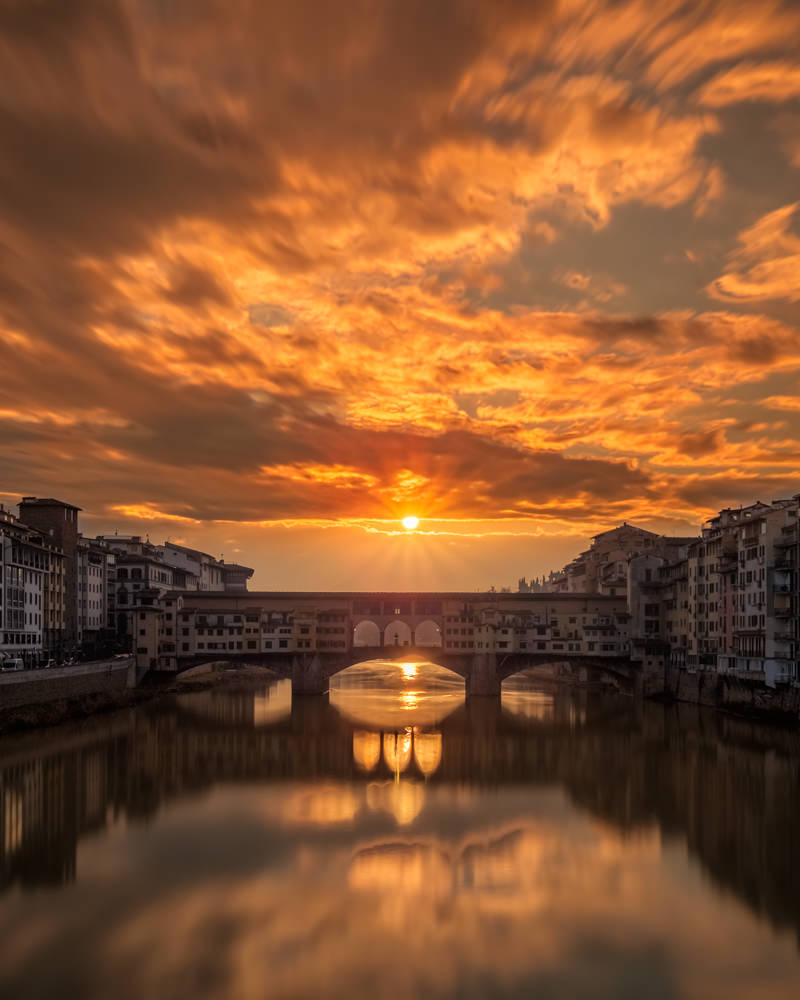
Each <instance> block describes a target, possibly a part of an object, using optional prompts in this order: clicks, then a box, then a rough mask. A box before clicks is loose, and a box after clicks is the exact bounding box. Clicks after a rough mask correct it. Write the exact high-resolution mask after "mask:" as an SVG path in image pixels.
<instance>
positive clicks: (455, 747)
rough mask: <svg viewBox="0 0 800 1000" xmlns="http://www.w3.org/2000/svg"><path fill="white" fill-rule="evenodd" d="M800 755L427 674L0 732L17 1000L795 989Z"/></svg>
mask: <svg viewBox="0 0 800 1000" xmlns="http://www.w3.org/2000/svg"><path fill="white" fill-rule="evenodd" d="M799 793H800V736H798V735H797V734H796V733H790V732H786V731H782V730H780V729H775V728H771V727H766V726H760V725H757V724H753V723H749V722H744V721H741V720H738V719H735V718H732V717H729V716H726V715H722V714H719V713H713V712H710V711H707V710H701V709H698V708H696V707H692V706H686V705H660V704H652V703H644V704H642V703H637V702H635V701H633V700H632V699H630V698H625V697H623V696H620V695H613V694H603V693H601V692H590V691H585V690H576V689H571V688H566V687H558V686H550V685H548V684H547V682H546V681H542V680H540V679H537V678H535V677H526V676H521V677H517V678H512V679H510V680H509V681H507V682H506V684H505V685H504V689H503V695H502V698H501V699H487V698H476V699H473V700H470V701H469V702H465V700H464V692H463V682H462V681H461V680H460V678H457V677H456V675H453V674H450V672H449V671H446V670H444V668H441V667H437V666H436V665H435V664H431V663H419V662H409V663H405V664H403V663H394V662H373V663H370V664H362V665H359V666H358V667H354V668H351V669H350V670H349V671H345V672H343V673H342V674H340V675H339V676H338V677H337V678H334V680H333V681H332V684H331V692H330V695H329V697H304V698H297V699H295V700H294V703H293V702H292V697H291V688H290V685H289V682H288V681H278V682H275V683H273V684H265V685H264V686H263V688H260V689H258V690H254V691H250V692H245V693H226V692H224V691H211V690H209V691H195V692H192V693H188V694H185V695H178V696H172V697H169V698H167V697H165V698H162V699H160V700H156V701H153V702H150V703H147V704H145V705H142V706H139V707H138V708H136V709H131V710H128V711H124V712H118V713H114V714H112V715H107V716H103V717H98V718H95V719H92V720H89V721H87V722H84V723H82V724H80V725H78V724H74V725H73V724H70V725H62V726H59V727H55V728H53V729H50V730H41V731H38V732H34V733H27V734H23V735H18V736H13V737H12V736H7V737H4V738H3V739H2V740H0V835H2V841H0V941H2V946H0V995H2V996H9V997H11V996H19V997H21V996H24V997H26V1000H31V998H39V997H55V996H58V997H81V998H83V997H85V998H90V1000H107V998H109V997H114V998H116V1000H128V998H130V1000H134V998H137V1000H138V998H141V997H149V998H152V1000H161V998H176V1000H177V998H193V1000H194V998H206V997H207V998H212V997H213V998H215V1000H217V998H223V1000H224V998H237V1000H239V998H242V1000H245V998H247V1000H249V998H261V997H266V998H298V1000H299V998H329V997H330V998H333V997H336V998H339V997H347V998H376V1000H378V998H395V997H404V998H408V997H420V998H428V997H430V998H445V997H446V998H450V997H458V998H476V1000H477V998H494V997H509V998H511V997H514V998H516V997H519V998H522V997H525V998H527V997H537V998H539V997H541V998H547V997H559V998H562V997H563V998H583V997H587V998H588V997H609V998H628V997H630V998H637V1000H638V998H643V997H646V998H665V1000H666V998H678V997H681V998H683V997H687V998H698V1000H699V998H704V1000H705V998H715V997H720V998H725V1000H737V998H756V997H758V998H759V1000H763V998H772V997H775V998H777V997H780V998H788V997H796V996H800V950H799V948H798V942H799V941H800V864H798V853H800V794H799Z"/></svg>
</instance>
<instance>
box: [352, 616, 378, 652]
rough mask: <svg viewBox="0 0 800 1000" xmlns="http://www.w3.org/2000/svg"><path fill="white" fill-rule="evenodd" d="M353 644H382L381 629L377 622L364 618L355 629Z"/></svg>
mask: <svg viewBox="0 0 800 1000" xmlns="http://www.w3.org/2000/svg"><path fill="white" fill-rule="evenodd" d="M353 645H354V646H362V647H363V646H372V647H376V646H380V645H381V630H380V629H379V628H378V626H377V625H376V624H375V622H373V621H369V619H364V621H361V622H359V623H358V625H356V627H355V628H354V629H353Z"/></svg>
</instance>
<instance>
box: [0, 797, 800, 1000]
mask: <svg viewBox="0 0 800 1000" xmlns="http://www.w3.org/2000/svg"><path fill="white" fill-rule="evenodd" d="M392 784H393V783H392V782H387V783H386V784H385V786H382V785H380V783H373V784H372V785H371V786H370V788H369V791H368V795H369V798H370V800H371V802H372V805H373V807H374V808H376V809H381V808H382V807H383V804H384V802H385V801H387V800H385V799H384V795H385V794H386V792H385V788H386V786H389V787H391V786H392ZM405 784H406V782H400V785H401V786H402V785H405ZM420 787H421V786H420ZM351 791H352V793H353V794H355V795H358V790H357V789H351ZM427 791H428V794H430V795H431V797H432V798H434V797H437V796H439V795H440V793H441V794H442V795H443V796H444V798H445V799H446V800H447V801H449V795H450V793H449V792H448V791H447V790H442V789H439V788H437V787H436V786H433V787H431V788H429V789H428V790H427ZM346 793H347V788H346V787H345V788H340V789H338V790H336V794H335V795H333V796H332V797H331V801H337V800H339V799H342V800H344V799H343V796H346ZM474 794H475V793H474V792H473V795H474ZM504 794H505V795H506V796H508V795H509V794H511V793H502V792H501V793H500V800H499V801H498V799H497V793H493V794H492V795H491V796H487V795H486V794H485V793H484V794H483V796H482V797H483V799H484V800H485V810H484V811H485V812H492V813H494V812H495V811H496V809H497V808H498V806H500V807H502V801H503V795H504ZM252 796H253V792H252V790H249V789H248V790H247V792H246V795H244V794H243V795H241V796H240V797H241V799H242V804H243V805H244V804H247V805H249V807H250V808H252V806H253V799H252ZM233 798H234V799H235V798H236V797H233ZM231 799H232V797H231V796H230V795H229V796H228V797H227V799H226V800H225V802H224V805H225V809H224V812H225V814H226V816H230V814H231V805H232V801H231ZM539 800H541V795H538V796H535V798H534V799H533V800H529V806H528V808H530V809H535V808H537V807H536V805H535V802H537V801H539ZM284 805H285V803H284ZM508 805H510V803H508V804H507V806H506V808H508ZM208 808H209V803H208V802H202V803H195V804H194V805H193V806H192V809H191V812H190V813H187V815H186V816H185V823H186V830H187V833H188V832H189V831H197V830H202V829H203V827H202V824H200V823H199V822H198V821H199V820H200V819H201V818H202V816H203V815H204V814H205V812H206V811H207V809H208ZM522 808H525V807H524V806H522ZM318 810H319V807H318V806H313V807H312V806H310V805H305V806H303V808H302V809H301V813H303V814H304V815H305V814H318ZM337 810H339V807H338V806H337V809H336V810H334V812H335V811H337ZM322 811H324V810H322ZM485 823H486V821H485V820H483V819H481V818H480V817H479V816H478V815H475V816H474V817H473V819H472V821H471V825H470V826H469V828H468V829H467V830H466V831H465V832H463V833H461V834H458V835H455V836H454V837H453V838H448V837H446V836H433V835H431V836H426V835H417V834H416V833H415V834H411V835H409V837H408V838H407V839H406V838H402V837H400V836H395V837H393V838H389V839H387V840H386V841H385V842H383V843H380V842H378V843H376V842H375V841H372V842H369V843H367V842H362V843H361V844H358V842H357V841H356V842H355V843H354V842H353V839H351V838H353V835H352V834H351V835H349V836H348V840H346V841H343V840H342V839H341V838H339V839H333V838H332V839H328V840H323V839H322V838H317V839H315V840H314V841H313V844H312V846H309V847H308V848H307V849H303V845H302V841H300V842H299V843H298V838H297V834H296V833H294V832H289V833H288V834H286V835H285V836H287V838H288V841H289V842H291V843H292V844H293V845H297V850H296V851H295V852H294V854H290V855H288V856H286V857H288V861H287V860H282V861H281V863H280V864H270V863H269V862H267V861H262V862H261V863H260V864H259V865H258V866H257V867H254V868H253V869H252V870H247V871H243V872H239V871H237V872H228V873H227V874H226V877H225V878H220V877H219V876H220V873H219V871H213V870H212V871H205V870H204V868H203V867H201V866H198V868H197V871H196V873H195V875H194V877H193V878H192V879H191V881H190V882H186V881H180V880H179V881H177V882H175V881H174V880H173V877H172V875H171V872H170V868H169V866H168V867H167V868H166V869H163V870H161V874H160V877H159V878H158V880H156V881H153V880H152V879H150V880H147V879H146V878H143V877H142V874H141V873H139V872H138V871H137V874H136V876H135V879H134V880H131V881H127V880H122V881H120V880H119V879H118V878H116V877H114V878H112V879H111V880H109V882H108V883H107V884H104V885H92V886H91V892H90V893H89V894H88V895H87V894H84V895H80V885H79V886H76V887H75V891H76V892H77V893H78V894H79V895H78V897H77V898H78V900H79V902H80V905H76V903H75V900H74V899H73V898H72V895H73V894H71V896H70V901H69V902H68V901H67V900H66V899H65V898H64V897H62V906H61V907H60V908H59V907H57V906H56V907H54V901H56V897H54V896H47V897H46V898H45V899H42V896H41V894H38V895H37V894H31V895H29V896H27V897H25V903H26V906H27V907H29V908H31V910H30V913H28V914H27V915H26V913H25V912H19V911H15V915H14V916H15V919H14V920H13V921H12V919H11V914H10V912H9V913H8V914H7V915H6V914H3V913H2V912H0V934H2V938H3V941H4V945H5V947H4V962H5V963H6V968H7V969H16V970H17V973H18V975H19V977H20V980H19V981H20V982H25V981H26V979H25V976H26V975H29V974H30V963H32V962H39V963H41V962H43V961H45V957H48V958H51V959H52V956H54V955H58V954H59V948H60V947H61V946H62V945H63V927H64V910H63V907H64V906H69V907H71V909H72V911H73V913H72V918H71V922H72V926H71V932H72V933H73V934H75V935H79V936H80V937H81V938H83V939H84V940H91V941H92V949H91V961H90V962H88V961H87V962H86V964H84V965H77V966H75V967H73V968H72V970H71V972H70V973H69V974H68V975H67V976H66V979H65V981H66V982H67V983H72V982H77V981H80V983H81V986H82V989H81V993H82V995H84V996H86V997H87V998H88V1000H102V998H103V997H104V996H106V995H107V992H105V993H104V988H106V987H107V984H108V983H109V982H114V983H115V995H116V997H117V998H118V1000H134V998H136V1000H138V998H139V997H141V996H147V995H152V996H157V997H170V998H172V997H175V998H177V997H183V996H189V995H191V996H193V997H194V998H195V1000H206V998H208V1000H210V998H212V997H213V998H214V1000H218V998H223V1000H224V998H228V997H230V998H234V997H236V998H239V997H241V998H246V997H265V998H275V1000H278V998H282V1000H283V998H288V997H299V996H303V997H305V996H309V997H310V996H313V997H315V998H316V997H321V998H326V1000H327V998H330V1000H333V998H334V997H340V996H347V995H352V996H359V995H364V994H365V988H364V984H365V983H368V984H369V995H370V996H372V997H373V998H374V1000H389V998H393V997H395V996H398V995H415V996H452V995H463V996H465V997H467V996H480V995H488V994H490V993H491V992H492V991H494V993H495V994H497V995H507V996H511V995H517V992H518V994H519V995H520V996H524V995H531V994H539V993H541V994H542V995H550V994H553V995H559V996H570V997H595V996H608V997H616V996H620V995H629V996H634V995H635V996H693V997H704V998H705V997H716V996H720V997H721V996H725V998H726V1000H755V998H756V997H758V998H759V1000H761V997H774V998H776V1000H777V998H778V997H785V996H792V995H797V994H796V990H797V988H798V986H799V985H800V965H799V963H798V957H797V949H796V943H795V941H794V939H793V936H792V935H791V934H777V933H775V932H774V931H773V930H771V929H770V928H769V926H768V925H767V924H766V923H763V922H761V921H760V920H759V919H758V917H757V916H756V915H755V914H752V913H751V912H750V911H749V910H748V909H747V908H746V907H745V906H744V905H742V904H737V903H736V902H735V901H731V899H730V898H729V897H727V896H726V897H725V898H722V897H721V896H720V895H719V894H717V893H716V892H714V891H712V890H711V889H710V887H709V885H708V883H707V882H706V881H705V880H704V879H703V877H702V875H701V873H700V872H699V871H698V870H697V869H696V868H695V867H694V866H693V865H692V864H690V863H689V862H688V859H687V857H686V854H685V850H682V849H676V850H667V849H662V845H661V841H660V837H659V835H658V833H657V832H656V831H654V830H650V831H647V832H645V833H644V834H642V835H640V836H634V837H631V836H630V835H623V834H621V833H617V832H615V831H613V830H612V829H610V828H608V827H606V826H604V825H602V824H600V823H597V822H594V821H591V820H589V819H587V818H586V817H585V816H584V815H583V814H580V813H577V812H574V811H570V812H569V814H567V815H563V814H559V815H558V817H554V818H547V817H545V818H542V817H541V816H540V817H539V818H535V817H534V816H530V817H528V816H527V815H526V816H525V818H524V819H517V820H510V822H509V823H508V825H504V826H502V827H498V828H496V829H492V828H487V826H486V825H485ZM159 829H160V824H156V826H155V827H154V828H153V829H152V830H151V836H152V835H156V836H157V835H158V832H159ZM270 829H273V830H274V827H272V828H270V826H269V825H267V826H265V827H264V833H265V834H267V835H269V832H270ZM367 835H368V834H367ZM133 836H134V838H135V837H137V836H138V834H137V833H136V832H135V831H134V833H133ZM201 842H202V838H201ZM193 845H194V847H196V844H195V842H194V840H193ZM98 846H99V849H100V853H101V854H102V853H103V851H108V850H109V849H111V848H112V846H113V845H112V844H111V843H110V842H108V841H106V842H103V843H102V844H100V845H93V849H92V850H91V851H86V852H84V856H83V858H82V867H83V869H84V876H85V877H86V876H88V878H89V880H90V882H91V879H92V872H93V865H94V861H95V857H96V853H97V848H98ZM114 850H115V851H117V852H124V853H125V855H126V856H127V855H128V854H129V851H130V844H129V843H128V841H127V840H126V841H125V842H124V843H117V844H116V846H115V847H114ZM156 854H157V855H158V857H160V858H163V856H164V852H163V851H157V852H156ZM150 856H151V855H150V854H148V855H147V857H150ZM201 859H202V856H201ZM140 861H141V859H140ZM37 903H38V906H37ZM656 904H657V905H656ZM34 906H37V908H36V909H35V910H34V909H32V908H33V907H34ZM34 915H36V917H37V919H34ZM32 941H33V942H35V946H29V945H30V942H32ZM732 941H735V942H736V946H735V949H734V951H735V953H734V954H732V949H731V942H732ZM587 942H589V943H590V946H589V945H587ZM18 947H19V951H17V948H18ZM62 950H63V949H62ZM74 960H75V961H76V962H78V961H79V959H78V957H77V953H76V957H75V959H74ZM58 962H59V965H58V968H59V972H62V971H63V963H64V959H63V957H62V958H59V959H58ZM654 963H655V964H654ZM634 973H635V974H636V975H638V976H639V977H640V980H637V981H636V982H633V979H632V976H633V975H634ZM476 982H477V983H478V984H480V985H479V987H478V988H474V987H475V983H476ZM720 983H724V985H725V990H724V993H723V992H721V991H720ZM476 989H477V992H476ZM481 991H483V992H481ZM19 995H24V992H19Z"/></svg>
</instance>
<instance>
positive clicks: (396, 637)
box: [383, 621, 413, 646]
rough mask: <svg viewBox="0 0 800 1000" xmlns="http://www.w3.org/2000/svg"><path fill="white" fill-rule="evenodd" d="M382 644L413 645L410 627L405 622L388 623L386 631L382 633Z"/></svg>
mask: <svg viewBox="0 0 800 1000" xmlns="http://www.w3.org/2000/svg"><path fill="white" fill-rule="evenodd" d="M383 644H384V646H411V645H413V636H412V634H411V629H410V628H409V626H408V625H407V624H406V623H405V622H401V621H393V622H392V623H391V624H390V625H387V626H386V631H385V632H384V634H383Z"/></svg>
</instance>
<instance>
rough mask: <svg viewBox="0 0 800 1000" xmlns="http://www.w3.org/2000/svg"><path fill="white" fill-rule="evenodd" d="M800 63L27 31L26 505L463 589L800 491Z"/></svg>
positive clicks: (462, 16)
mask: <svg viewBox="0 0 800 1000" xmlns="http://www.w3.org/2000/svg"><path fill="white" fill-rule="evenodd" d="M798 52H800V4H797V3H793V2H784V3H781V2H778V0H697V2H695V3H691V4H687V3H685V2H683V0H680V2H678V0H660V2H658V3H653V2H652V0H606V2H603V0H436V2H431V0H383V2H382V0H352V2H343V3H330V2H329V0H293V2H292V3H278V2H271V0H129V2H128V0H116V2H115V0H0V366H1V369H0V370H2V377H1V378H0V490H2V491H3V493H2V494H1V495H0V501H3V502H5V503H6V504H9V505H10V504H13V503H14V502H16V500H17V499H18V496H19V494H23V493H24V494H38V495H55V496H58V497H61V498H63V499H68V500H70V501H72V502H74V503H76V504H78V505H80V506H81V507H83V508H84V512H85V513H84V520H83V526H84V530H85V531H86V532H88V533H96V532H98V531H108V530H113V529H114V528H118V529H119V530H120V531H121V532H122V531H125V532H130V531H134V532H140V533H142V534H144V533H149V534H150V537H151V538H153V539H154V540H158V541H160V540H162V539H163V538H164V537H171V538H173V539H175V540H180V539H182V540H185V541H186V542H188V543H189V544H194V545H197V546H199V547H203V548H207V549H208V550H209V551H212V552H214V553H215V554H219V553H224V554H225V557H226V558H227V559H238V560H239V561H243V562H246V563H248V564H249V565H253V566H255V567H256V568H257V576H256V581H255V582H256V584H257V585H260V586H263V587H297V586H303V585H306V586H326V587H337V586H341V587H351V586H358V585H363V586H386V587H390V586H430V587H437V586H442V587H444V586H450V587H453V586H458V587H465V588H474V587H478V586H482V585H488V584H490V583H496V584H501V583H506V582H512V581H514V582H515V581H516V578H517V577H518V576H519V575H521V574H522V573H526V574H527V575H531V574H534V573H539V572H542V571H543V570H545V569H548V568H550V567H555V566H557V565H560V564H561V563H563V562H564V561H565V559H566V558H568V557H569V556H570V555H572V554H573V553H574V552H575V551H577V550H578V549H580V548H582V547H583V543H584V539H585V538H586V537H587V536H588V535H590V534H592V533H593V532H596V531H597V530H600V529H603V528H605V527H608V526H610V525H612V524H614V523H618V522H619V521H621V520H623V519H627V520H629V521H633V522H634V523H637V524H641V525H643V526H646V527H650V528H655V529H657V530H663V531H667V532H675V533H685V532H687V531H688V530H693V529H695V528H696V527H697V525H698V524H699V523H700V521H702V520H703V519H704V518H705V517H707V516H708V514H709V513H710V512H713V511H714V510H716V509H718V508H719V507H720V506H723V505H729V504H737V505H738V504H739V503H741V502H748V501H750V500H753V499H756V498H761V499H765V500H766V499H769V498H771V497H774V496H777V495H781V494H787V493H789V492H796V491H797V490H798V489H800V477H798V475H797V470H798V465H799V464H800V396H799V395H798V393H797V385H798V374H799V373H800V58H799V57H798ZM405 514H416V515H418V516H419V517H421V518H423V521H422V525H421V527H422V529H423V533H416V534H415V535H413V536H409V535H408V534H406V533H404V532H402V529H400V532H399V533H397V529H398V527H399V518H401V517H402V516H403V515H405Z"/></svg>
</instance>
